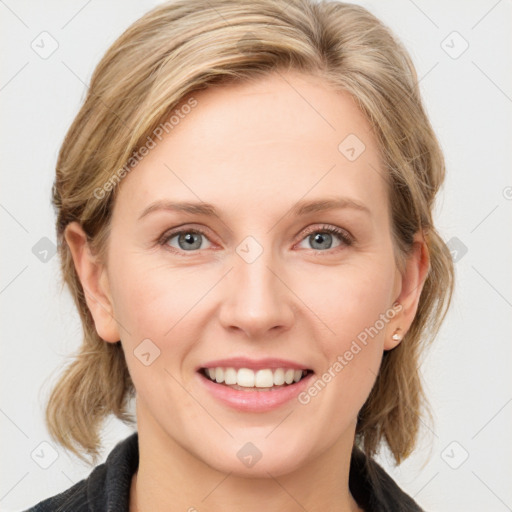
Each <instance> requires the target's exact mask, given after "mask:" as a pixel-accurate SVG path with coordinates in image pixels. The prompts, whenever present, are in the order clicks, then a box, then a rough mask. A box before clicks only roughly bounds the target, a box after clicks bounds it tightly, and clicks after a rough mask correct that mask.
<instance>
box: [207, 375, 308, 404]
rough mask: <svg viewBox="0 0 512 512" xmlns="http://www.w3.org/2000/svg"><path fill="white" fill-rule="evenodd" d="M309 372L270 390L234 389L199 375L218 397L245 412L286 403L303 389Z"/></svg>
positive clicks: (208, 388)
mask: <svg viewBox="0 0 512 512" xmlns="http://www.w3.org/2000/svg"><path fill="white" fill-rule="evenodd" d="M313 375H314V374H313V373H309V374H308V375H306V377H304V378H303V379H301V380H300V381H299V382H295V383H294V384H289V385H286V386H283V387H282V388H277V389H274V390H272V389H271V390H269V391H255V390H254V388H251V390H250V391H242V390H238V389H233V388H231V387H229V386H226V385H224V384H217V383H215V382H213V381H212V380H210V379H208V378H207V377H205V376H204V375H202V374H201V373H198V376H199V378H200V380H201V382H202V383H203V385H204V386H205V387H206V389H207V390H208V391H209V392H210V393H211V394H212V395H213V396H214V397H215V398H216V399H217V400H220V401H221V402H223V403H224V404H226V405H229V406H230V407H232V408H233V409H236V410H238V411H244V412H266V411H271V410H273V409H277V408H278V407H280V406H282V405H284V404H285V403H287V402H289V401H290V400H293V399H294V398H296V397H297V395H298V394H299V393H301V391H303V390H304V389H305V388H306V387H307V386H308V385H309V382H310V380H311V378H312V377H313Z"/></svg>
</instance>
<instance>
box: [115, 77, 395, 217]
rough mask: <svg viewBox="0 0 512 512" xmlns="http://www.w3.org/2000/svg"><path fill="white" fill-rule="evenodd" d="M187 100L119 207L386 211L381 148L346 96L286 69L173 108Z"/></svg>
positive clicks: (127, 183)
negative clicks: (327, 206)
mask: <svg viewBox="0 0 512 512" xmlns="http://www.w3.org/2000/svg"><path fill="white" fill-rule="evenodd" d="M190 97H193V98H194V99H195V101H196V102H197V104H196V105H195V107H194V108H193V109H188V110H187V112H188V113H187V114H185V115H181V116H179V118H180V121H179V123H177V124H175V125H174V127H173V129H172V130H171V131H170V133H169V134H167V135H165V136H164V137H163V139H162V141H158V140H155V142H156V146H155V148H154V149H152V150H151V151H150V152H149V154H148V155H147V156H145V157H144V159H143V160H142V161H141V162H140V163H139V164H138V165H137V167H136V168H135V169H134V170H133V171H132V172H131V173H130V174H129V175H128V176H127V177H126V178H125V179H124V180H123V182H122V183H121V185H122V186H121V188H122V189H123V188H124V189H126V192H124V193H123V192H122V191H121V194H120V195H121V196H123V198H122V199H121V198H120V199H121V200H122V201H131V202H132V203H133V202H134V201H136V202H137V203H138V204H139V205H140V207H139V208H138V210H140V211H142V210H143V209H144V208H145V207H146V206H147V204H148V202H149V201H154V200H156V199H161V200H165V199H180V200H196V201H197V200H198V199H200V200H203V201H206V202H209V203H212V204H219V205H220V206H221V207H224V206H226V207H230V206H231V207H232V208H235V207H236V208H237V209H238V213H241V212H242V211H243V209H244V208H245V209H248V210H249V209H251V207H253V210H252V211H253V212H254V207H258V208H259V209H260V211H261V208H262V207H263V206H265V205H266V206H267V207H268V208H270V207H271V205H273V204H276V203H277V204H284V203H287V204H288V206H291V205H292V204H293V203H295V202H297V201H299V200H301V199H304V198H307V199H315V198H317V197H321V198H325V197H326V195H328V196H329V197H333V198H334V197H335V196H349V197H351V198H353V199H355V200H359V201H360V202H363V203H367V204H369V206H371V207H372V208H373V209H374V210H376V211H375V213H376V214H383V213H385V210H386V208H387V204H386V203H387V200H386V198H387V192H386V190H387V187H386V183H385V181H384V179H383V175H384V174H383V172H382V170H381V164H380V158H379V151H378V147H377V144H376V141H375V138H374V135H373V134H372V131H371V127H370V124H369V122H368V121H367V119H366V118H365V116H364V115H363V114H362V113H361V111H360V110H359V109H358V108H357V105H356V103H355V101H354V99H353V98H352V97H351V96H350V95H349V94H348V93H346V92H343V91H335V90H334V89H332V88H331V87H330V86H329V85H328V84H327V83H326V82H325V81H323V80H322V79H320V78H318V77H314V76H309V75H302V74H299V73H296V72H287V73H273V74H272V75H269V76H266V77H264V78H260V79H257V80H255V81H252V82H247V83H234V84H229V85H222V86H217V87H211V88H208V89H205V90H202V91H199V92H195V93H193V94H191V95H189V96H187V97H185V98H184V99H183V101H182V102H181V104H180V105H178V106H177V107H176V109H174V112H176V111H178V112H179V111H180V107H181V105H183V104H184V103H186V101H188V99H189V98H190ZM241 209H242V210H241ZM378 210H380V211H378Z"/></svg>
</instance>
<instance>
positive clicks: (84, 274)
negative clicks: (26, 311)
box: [64, 222, 120, 343]
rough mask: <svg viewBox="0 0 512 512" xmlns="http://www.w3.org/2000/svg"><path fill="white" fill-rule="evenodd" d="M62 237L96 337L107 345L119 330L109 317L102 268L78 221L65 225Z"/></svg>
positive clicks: (110, 309)
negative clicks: (96, 334) (93, 325)
mask: <svg viewBox="0 0 512 512" xmlns="http://www.w3.org/2000/svg"><path fill="white" fill-rule="evenodd" d="M64 238H65V241H66V243H67V245H68V247H69V249H70V251H71V255H72V257H73V263H74V265H75V269H76V272H77V274H78V277H79V279H80V283H81V285H82V288H83V290H84V294H85V299H86V301H87V306H88V308H89V310H90V312H91V315H92V317H93V319H94V324H95V327H96V331H97V333H98V335H99V336H100V338H102V339H103V340H105V341H108V342H111V343H115V342H117V341H119V339H120V336H119V329H118V326H117V322H116V321H115V318H114V314H113V313H114V310H113V301H112V297H111V294H110V287H109V282H108V276H107V272H106V268H105V266H104V265H103V264H102V263H101V262H100V261H99V259H98V258H97V256H95V255H93V254H92V252H91V250H90V247H89V245H88V242H87V235H86V234H85V232H84V230H83V228H82V226H80V224H79V223H78V222H71V223H70V224H68V225H67V226H66V230H65V232H64Z"/></svg>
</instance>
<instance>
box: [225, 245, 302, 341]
mask: <svg viewBox="0 0 512 512" xmlns="http://www.w3.org/2000/svg"><path fill="white" fill-rule="evenodd" d="M247 238H248V239H246V240H244V241H243V242H242V243H241V244H239V246H238V247H237V248H236V254H233V270H232V271H231V272H230V273H229V276H228V277H229V279H228V281H227V283H226V284H227V286H226V291H225V300H224V301H223V303H222V306H221V308H222V309H221V314H220V317H221V321H222V323H223V325H224V326H225V327H227V328H235V327H236V328H239V329H241V330H243V331H245V333H246V334H247V335H248V336H250V337H257V336H262V335H264V334H265V332H266V331H268V330H270V329H273V328H275V327H278V326H279V327H281V328H284V327H289V325H290V323H291V321H292V319H293V312H292V308H291V305H290V302H289V297H288V291H287V288H286V286H284V285H283V283H282V282H281V280H280V279H279V278H278V277H277V276H276V275H275V274H277V275H279V270H278V269H279V267H280V265H279V262H278V261H277V258H275V257H274V255H273V252H272V249H271V248H263V246H261V245H260V244H259V243H258V242H256V241H255V240H254V239H252V240H251V238H252V237H247Z"/></svg>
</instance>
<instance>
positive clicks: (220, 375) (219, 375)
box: [215, 368, 224, 382]
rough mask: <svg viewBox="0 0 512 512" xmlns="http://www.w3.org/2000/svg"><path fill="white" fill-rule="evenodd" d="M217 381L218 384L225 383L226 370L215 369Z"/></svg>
mask: <svg viewBox="0 0 512 512" xmlns="http://www.w3.org/2000/svg"><path fill="white" fill-rule="evenodd" d="M215 380H216V381H217V382H224V369H223V368H215Z"/></svg>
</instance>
